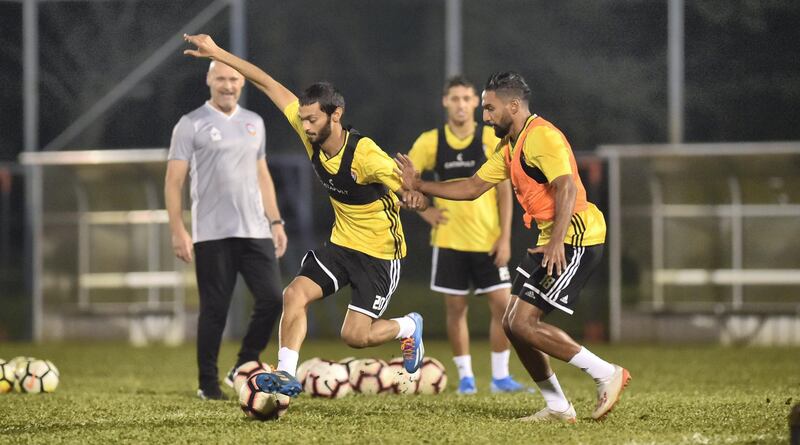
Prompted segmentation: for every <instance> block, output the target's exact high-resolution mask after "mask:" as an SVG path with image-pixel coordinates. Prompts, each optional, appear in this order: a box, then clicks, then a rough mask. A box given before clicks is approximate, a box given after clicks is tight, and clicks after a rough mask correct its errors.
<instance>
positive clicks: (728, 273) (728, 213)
mask: <svg viewBox="0 0 800 445" xmlns="http://www.w3.org/2000/svg"><path fill="white" fill-rule="evenodd" d="M599 154H600V155H601V156H603V157H605V158H606V159H607V160H608V175H609V178H608V181H609V215H608V216H609V231H610V233H609V255H610V258H609V263H610V269H609V274H610V275H609V296H610V305H611V311H610V313H611V315H610V329H611V337H612V339H614V340H681V339H684V340H703V339H707V340H720V341H722V342H724V343H745V342H756V343H789V344H800V253H798V252H800V237H798V235H800V225H798V223H797V222H798V221H800V192H799V190H800V175H798V173H797V172H798V171H800V144H798V143H751V144H682V145H659V146H653V145H648V146H604V147H601V148H600V150H599Z"/></svg>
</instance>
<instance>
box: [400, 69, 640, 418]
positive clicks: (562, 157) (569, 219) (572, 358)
mask: <svg viewBox="0 0 800 445" xmlns="http://www.w3.org/2000/svg"><path fill="white" fill-rule="evenodd" d="M529 98H530V89H529V88H528V85H527V83H526V82H525V79H523V77H522V76H521V75H520V74H518V73H515V72H502V73H495V74H493V75H492V76H491V77H489V80H488V81H487V82H486V87H485V88H484V92H483V95H482V99H483V120H484V122H486V123H487V124H489V125H491V126H492V127H494V130H495V134H496V135H497V136H498V137H500V138H502V142H501V147H500V149H499V150H497V151H496V152H495V153H494V154H493V155H492V157H491V158H489V160H487V161H486V163H484V164H483V166H481V168H480V169H479V170H478V172H477V173H475V174H474V175H472V176H471V177H470V178H468V179H461V180H455V181H449V182H427V181H422V180H420V178H419V175H418V173H417V172H416V170H415V168H414V164H413V162H411V160H410V159H409V158H408V157H407V156H403V155H398V156H397V164H398V167H399V169H400V171H401V172H402V175H403V183H404V187H406V188H407V189H409V190H419V191H421V192H423V193H426V194H430V195H434V196H438V197H442V198H447V199H454V200H471V199H475V198H477V197H479V196H480V195H482V194H483V193H485V192H487V191H488V190H490V189H491V188H492V187H493V186H494V185H495V184H497V183H499V182H502V181H504V180H506V179H509V178H510V179H511V183H512V185H513V187H514V193H515V194H516V197H517V200H518V201H519V203H520V204H521V205H522V208H523V210H524V211H525V215H524V221H525V225H526V226H528V227H530V224H531V222H533V221H536V224H537V226H538V228H539V230H540V234H539V239H538V241H537V246H536V248H533V249H528V254H527V255H526V257H525V258H524V259H523V260H522V262H521V264H520V265H519V267H518V268H517V276H516V277H515V279H514V284H513V286H512V289H511V295H512V297H511V302H510V303H509V305H508V308H507V309H506V312H505V315H504V317H503V327H504V329H505V331H506V334H507V335H508V338H509V339H510V340H511V344H512V345H514V349H515V350H516V351H517V355H518V356H519V358H520V360H521V361H522V363H523V364H524V365H525V368H526V369H527V370H528V373H529V374H530V375H531V377H532V378H533V380H534V381H535V382H536V384H537V385H538V386H539V390H540V391H541V393H542V396H543V397H544V399H545V402H546V404H547V406H546V407H545V408H544V409H542V410H540V411H538V412H536V413H535V414H533V415H531V416H528V417H524V418H523V419H522V420H526V421H534V422H539V421H563V422H568V423H574V422H576V421H577V418H576V413H575V408H574V407H573V405H572V403H570V402H569V400H568V399H567V397H566V395H565V394H564V392H563V390H562V389H561V385H560V384H559V383H558V379H557V378H556V375H555V373H554V372H553V370H552V369H551V367H550V361H549V357H555V358H557V359H559V360H563V361H565V362H567V363H569V364H571V365H573V366H575V367H577V368H579V369H581V370H582V371H584V372H586V373H587V374H589V376H591V377H592V378H593V379H594V381H595V383H596V385H597V404H596V406H595V410H594V412H593V413H592V418H594V419H602V418H603V417H604V416H605V415H606V414H608V412H609V411H610V410H611V409H612V408H613V406H614V405H615V404H616V403H617V401H618V400H619V397H620V395H621V393H622V390H623V388H624V387H625V386H626V385H627V383H628V381H629V380H630V374H629V372H628V371H627V370H626V369H624V368H622V367H621V366H619V365H615V364H611V363H609V362H607V361H605V360H603V359H602V358H600V357H598V356H597V355H595V354H593V353H592V352H590V351H589V350H588V349H586V348H585V347H582V346H581V345H579V344H578V343H577V342H575V340H573V339H572V338H571V337H570V336H569V335H568V334H567V333H566V332H564V331H563V330H561V329H559V328H558V327H556V326H554V325H551V324H548V323H545V322H544V318H545V317H546V316H547V314H549V313H550V312H552V311H553V310H554V309H558V310H561V311H563V312H565V313H567V314H572V313H573V310H574V309H573V308H574V306H575V304H576V302H577V300H578V295H579V292H580V290H581V288H583V286H584V284H585V283H586V280H587V279H588V278H589V275H590V274H591V273H592V271H593V270H594V269H595V268H596V267H597V264H598V263H599V262H600V258H601V256H602V251H603V243H604V242H605V235H606V225H605V220H604V218H603V214H602V213H601V212H600V210H598V209H597V207H595V206H594V204H592V203H591V202H588V201H587V200H586V190H585V189H584V187H583V184H582V183H581V179H580V176H578V169H577V165H576V163H575V157H574V155H573V153H572V149H571V148H570V145H569V143H568V142H567V139H566V137H565V136H564V134H563V133H561V131H560V130H558V128H556V127H555V126H554V125H553V124H551V123H550V122H548V121H546V120H544V119H543V118H541V117H540V116H537V115H535V114H531V112H530V108H529Z"/></svg>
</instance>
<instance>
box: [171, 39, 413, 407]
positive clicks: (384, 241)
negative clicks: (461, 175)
mask: <svg viewBox="0 0 800 445" xmlns="http://www.w3.org/2000/svg"><path fill="white" fill-rule="evenodd" d="M184 38H185V40H187V41H188V42H190V43H192V44H194V45H196V46H197V49H196V50H191V49H189V50H185V51H184V53H185V54H189V55H192V56H195V57H207V58H210V59H212V60H217V61H220V62H222V63H225V64H226V65H228V66H230V67H232V68H233V69H235V70H237V71H239V72H240V73H242V75H244V77H245V78H247V79H248V80H249V81H250V82H252V83H253V84H254V85H255V86H256V87H257V88H258V89H259V90H261V91H262V92H263V93H264V94H266V95H267V97H269V99H270V100H271V101H272V102H273V103H274V104H275V105H276V106H277V107H278V108H279V109H280V110H281V111H283V113H284V115H285V116H286V119H288V120H289V123H290V124H291V125H292V127H293V128H294V130H295V131H296V132H297V134H298V136H300V139H301V140H302V142H303V145H304V146H305V148H306V153H307V154H308V157H309V158H310V159H311V163H312V165H313V167H314V170H315V172H316V173H317V176H318V177H319V180H320V182H321V183H322V185H323V186H324V187H325V189H326V190H327V192H328V194H329V195H330V200H331V205H332V206H333V209H334V214H335V218H336V219H335V223H334V226H333V231H332V233H331V238H330V242H329V243H326V245H324V246H323V247H321V248H319V249H315V250H312V251H309V252H308V253H307V254H306V255H305V257H304V258H303V261H302V263H301V268H300V271H299V272H298V274H297V276H296V277H295V278H294V280H292V282H291V283H290V284H289V286H288V287H287V288H286V289H284V291H283V298H284V300H283V315H282V317H281V324H280V349H279V351H278V368H277V370H276V372H275V373H269V374H261V375H259V376H258V378H257V379H256V384H257V385H258V387H259V389H261V390H262V391H264V392H280V393H282V394H286V395H289V396H296V395H297V394H298V393H300V392H301V391H302V388H301V387H300V384H299V382H298V381H297V380H296V379H295V377H294V375H295V373H296V371H297V361H298V358H299V351H300V346H301V345H302V343H303V340H304V338H305V335H306V330H307V318H306V310H307V306H308V305H309V304H310V303H311V302H313V301H316V300H319V299H322V298H324V297H326V296H328V295H331V294H333V293H335V292H337V291H338V290H339V289H340V288H343V287H345V286H347V285H348V284H349V285H350V286H351V288H352V291H353V293H352V298H351V302H350V305H349V306H348V310H347V315H346V316H345V319H344V323H343V324H342V330H341V337H342V339H343V340H344V341H345V343H347V344H348V345H350V346H351V347H354V348H364V347H368V346H376V345H380V344H383V343H386V342H388V341H390V340H392V339H400V340H401V348H402V351H403V359H404V365H405V368H406V370H407V371H408V372H410V373H413V372H415V371H416V370H417V369H418V368H419V365H420V362H421V361H422V357H423V354H424V347H423V344H422V317H421V316H420V315H419V314H417V313H416V312H412V313H410V314H408V315H406V316H404V317H400V318H393V319H391V320H383V319H381V318H380V317H381V315H383V312H384V311H385V310H386V307H387V306H388V304H389V301H390V300H391V297H392V295H393V294H394V292H395V290H396V289H397V285H398V281H399V279H400V260H401V258H403V257H404V256H405V254H406V244H405V238H404V236H403V228H402V225H401V224H400V215H399V208H400V203H399V202H398V199H397V197H396V196H395V195H394V193H391V192H395V193H399V194H401V195H403V198H404V201H405V202H408V203H410V204H411V205H412V206H414V207H415V208H418V209H420V210H424V209H425V207H426V203H425V198H424V196H422V195H421V194H420V193H419V192H407V191H403V190H402V188H401V182H400V177H399V176H398V175H397V174H396V173H395V172H394V168H395V164H394V162H393V161H392V159H391V158H390V157H389V156H388V155H387V154H386V153H385V152H384V151H383V150H381V148H380V147H378V145H377V144H375V142H373V141H372V140H371V139H369V138H367V137H363V136H361V135H360V134H358V132H356V131H354V130H352V129H346V128H344V127H343V126H342V122H341V119H342V115H343V113H344V108H345V103H344V98H343V97H342V95H341V94H340V93H339V91H337V90H336V89H335V88H334V87H333V86H332V85H331V84H329V83H325V82H321V83H315V84H313V85H311V86H310V87H308V88H307V89H306V90H305V91H303V93H302V94H301V95H300V97H299V98H298V97H297V96H295V95H294V94H293V93H292V92H291V91H289V90H288V89H286V88H285V87H284V86H283V85H281V84H280V83H279V82H277V81H276V80H275V79H273V78H272V77H271V76H269V75H268V74H267V73H265V72H264V71H262V70H261V69H260V68H258V67H256V66H255V65H253V64H251V63H249V62H247V61H245V60H242V59H240V58H239V57H236V56H234V55H233V54H231V53H229V52H227V51H225V50H224V49H222V48H220V47H218V46H217V45H216V44H215V43H214V41H213V40H212V39H211V37H209V36H207V35H196V36H188V35H185V36H184ZM390 191H391V192H390Z"/></svg>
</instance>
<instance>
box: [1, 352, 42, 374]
mask: <svg viewBox="0 0 800 445" xmlns="http://www.w3.org/2000/svg"><path fill="white" fill-rule="evenodd" d="M34 360H36V359H35V358H33V357H25V356H23V355H18V356H16V357H14V358H12V359H11V360H9V361H8V363H9V364H10V365H11V369H13V370H14V374H15V375H16V374H17V373H18V372H22V371H23V370H24V368H25V365H27V364H28V362H32V361H34Z"/></svg>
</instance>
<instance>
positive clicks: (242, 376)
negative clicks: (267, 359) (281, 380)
mask: <svg viewBox="0 0 800 445" xmlns="http://www.w3.org/2000/svg"><path fill="white" fill-rule="evenodd" d="M262 372H272V366H270V365H268V364H266V363H261V362H259V361H255V360H253V361H250V362H245V363H242V364H241V365H239V367H238V368H236V372H235V373H234V375H233V390H234V391H236V394H239V391H240V390H241V389H242V386H244V384H245V382H247V379H249V378H250V377H252V376H254V375H255V374H259V373H262Z"/></svg>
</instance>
